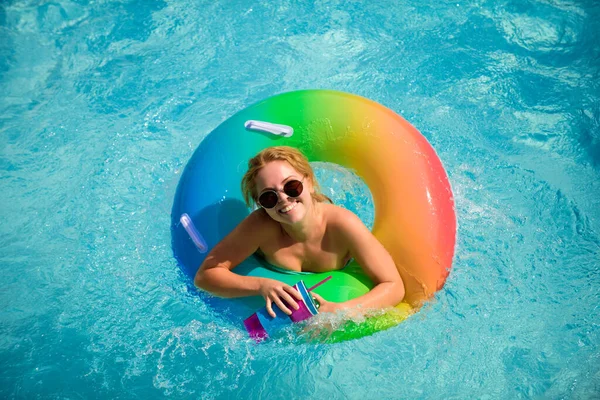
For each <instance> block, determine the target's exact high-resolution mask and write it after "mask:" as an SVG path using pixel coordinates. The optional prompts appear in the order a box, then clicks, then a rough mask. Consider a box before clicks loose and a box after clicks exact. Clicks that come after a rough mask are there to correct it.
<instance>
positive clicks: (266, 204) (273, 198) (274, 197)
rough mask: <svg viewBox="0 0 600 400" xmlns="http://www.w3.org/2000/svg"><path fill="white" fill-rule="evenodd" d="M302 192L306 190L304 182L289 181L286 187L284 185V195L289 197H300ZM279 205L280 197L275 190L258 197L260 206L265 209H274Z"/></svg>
mask: <svg viewBox="0 0 600 400" xmlns="http://www.w3.org/2000/svg"><path fill="white" fill-rule="evenodd" d="M302 190H304V186H303V185H302V182H301V181H299V180H297V179H292V180H291V181H287V182H286V183H285V185H283V193H285V194H286V195H287V196H288V197H298V196H300V195H301V194H302ZM277 203H279V195H278V194H277V191H275V190H267V191H266V192H262V193H261V195H260V196H258V204H260V205H261V207H263V208H273V207H275V206H276V205H277Z"/></svg>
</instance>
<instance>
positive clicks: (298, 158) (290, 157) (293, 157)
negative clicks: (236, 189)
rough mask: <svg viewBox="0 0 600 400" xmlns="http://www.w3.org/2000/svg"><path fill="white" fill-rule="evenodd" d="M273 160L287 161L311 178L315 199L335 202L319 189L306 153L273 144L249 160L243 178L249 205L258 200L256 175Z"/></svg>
mask: <svg viewBox="0 0 600 400" xmlns="http://www.w3.org/2000/svg"><path fill="white" fill-rule="evenodd" d="M273 161H285V162H287V163H288V164H290V165H291V166H292V168H294V169H295V170H296V171H298V173H300V174H301V175H302V176H303V177H304V178H309V179H310V181H311V182H312V185H313V188H314V189H315V192H314V193H311V197H312V198H313V201H317V202H320V203H322V202H324V201H328V202H330V203H333V201H331V199H330V198H329V197H327V196H326V195H324V194H323V193H321V192H320V191H319V184H318V183H317V181H316V179H315V173H314V172H313V169H312V167H311V166H310V164H309V163H308V158H306V156H305V155H304V154H302V153H301V152H300V151H299V150H297V149H295V148H293V147H289V146H273V147H267V148H266V149H264V150H262V151H261V152H259V153H258V154H257V155H255V156H254V157H252V158H251V159H250V161H248V171H246V173H245V174H244V177H243V178H242V195H243V196H244V201H245V202H246V204H247V205H248V207H251V206H252V205H253V204H254V203H256V202H257V195H258V193H256V182H255V178H256V175H257V174H258V172H259V171H260V170H261V169H262V168H263V167H264V166H265V165H267V164H268V163H270V162H273Z"/></svg>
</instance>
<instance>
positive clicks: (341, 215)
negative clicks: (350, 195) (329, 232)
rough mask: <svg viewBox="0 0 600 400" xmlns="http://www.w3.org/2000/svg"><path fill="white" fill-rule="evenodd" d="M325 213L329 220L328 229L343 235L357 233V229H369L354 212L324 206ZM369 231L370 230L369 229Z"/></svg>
mask: <svg viewBox="0 0 600 400" xmlns="http://www.w3.org/2000/svg"><path fill="white" fill-rule="evenodd" d="M323 206H324V207H323V212H324V214H325V218H326V219H327V227H328V228H332V229H334V230H336V231H339V232H341V233H344V232H346V233H347V232H348V230H350V231H355V230H357V229H359V230H360V229H363V228H364V229H367V227H366V226H365V224H363V222H362V221H361V220H360V218H358V216H357V215H356V214H354V213H353V212H352V211H350V210H347V209H345V208H343V207H340V206H336V205H334V204H324V205H323ZM367 230H368V229H367Z"/></svg>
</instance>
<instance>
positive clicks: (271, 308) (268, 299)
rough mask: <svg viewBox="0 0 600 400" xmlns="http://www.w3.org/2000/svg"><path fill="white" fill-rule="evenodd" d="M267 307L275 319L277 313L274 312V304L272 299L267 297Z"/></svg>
mask: <svg viewBox="0 0 600 400" xmlns="http://www.w3.org/2000/svg"><path fill="white" fill-rule="evenodd" d="M266 302H267V305H266V306H265V308H266V309H267V313H268V314H269V315H270V316H271V317H272V318H275V317H276V315H275V311H273V307H272V306H271V304H272V302H271V299H270V298H268V297H267V299H266Z"/></svg>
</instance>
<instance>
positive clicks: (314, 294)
mask: <svg viewBox="0 0 600 400" xmlns="http://www.w3.org/2000/svg"><path fill="white" fill-rule="evenodd" d="M311 295H312V297H314V298H315V299H317V301H318V302H319V303H321V304H323V303H325V302H327V300H325V299H324V298H322V297H321V296H319V295H318V294H316V293H315V292H311Z"/></svg>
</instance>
